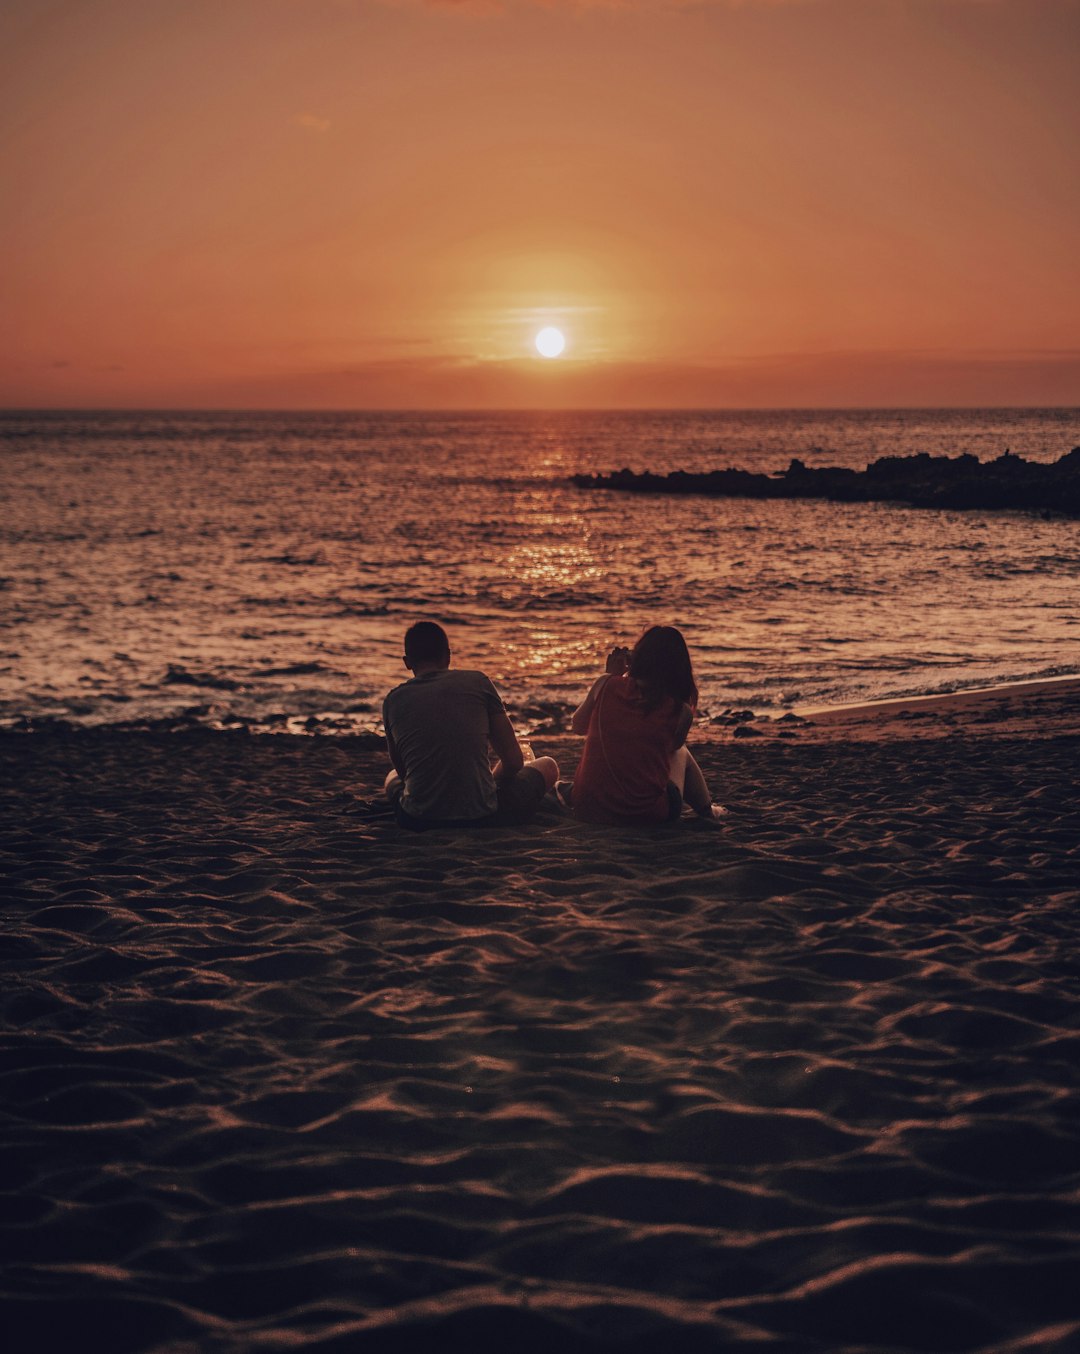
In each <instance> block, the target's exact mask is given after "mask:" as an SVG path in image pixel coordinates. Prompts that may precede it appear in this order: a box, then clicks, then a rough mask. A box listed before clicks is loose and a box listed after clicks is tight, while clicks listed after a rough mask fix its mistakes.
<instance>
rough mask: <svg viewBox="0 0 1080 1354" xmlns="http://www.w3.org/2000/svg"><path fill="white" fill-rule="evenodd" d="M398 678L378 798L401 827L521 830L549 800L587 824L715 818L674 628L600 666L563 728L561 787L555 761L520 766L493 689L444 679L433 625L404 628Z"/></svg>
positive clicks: (387, 715)
mask: <svg viewBox="0 0 1080 1354" xmlns="http://www.w3.org/2000/svg"><path fill="white" fill-rule="evenodd" d="M405 666H406V667H407V668H408V669H409V670H410V671H411V672H412V674H413V676H412V678H411V679H410V680H409V681H407V682H403V683H402V684H401V685H400V686H396V687H395V688H394V689H393V691H391V692H390V694H389V695H388V696H387V697H386V700H385V701H384V702H383V723H384V725H385V728H386V743H387V748H388V751H389V753H390V760H391V762H392V763H393V765H394V769H393V771H391V772H390V774H389V775H388V776H387V778H386V793H387V795H388V797H389V799H390V802H391V804H392V805H393V807H394V814H395V816H396V818H397V820H398V822H399V823H400V824H401V825H402V826H403V827H408V828H412V829H414V830H421V829H423V828H429V827H482V826H511V825H520V824H522V823H525V822H527V821H528V820H529V819H530V818H531V817H532V816H533V814H534V813H535V812H536V810H537V808H539V806H540V803H541V801H542V800H543V798H544V796H545V795H546V794H548V792H549V791H550V792H554V793H555V794H556V796H557V798H558V800H559V802H560V804H562V805H563V807H564V808H568V809H569V810H570V812H571V813H573V815H574V816H575V817H576V818H580V819H582V820H584V821H585V822H591V823H612V824H622V825H625V826H634V825H639V824H640V825H646V824H650V823H662V822H668V821H671V820H673V819H677V818H678V817H679V816H680V815H681V813H682V807H683V803H684V801H685V803H687V804H689V805H690V807H691V808H692V809H693V810H694V811H695V812H696V813H697V814H699V815H700V816H701V817H703V818H709V819H713V818H718V817H719V816H720V814H721V813H722V812H723V810H722V809H720V808H718V807H717V806H716V805H714V804H712V803H711V801H710V799H709V790H708V786H707V785H706V783H705V778H704V776H703V775H702V774H701V768H700V767H699V766H698V764H697V762H696V761H695V760H694V758H693V756H692V755H691V753H690V751H689V749H688V748H687V746H686V735H687V733H688V732H689V729H690V725H691V723H692V722H693V718H694V712H695V709H696V706H697V696H698V693H697V686H696V685H695V683H694V673H693V668H692V666H691V663H690V654H689V652H688V651H687V648H686V641H685V640H684V639H683V637H682V635H681V634H680V633H679V631H678V630H676V629H674V628H673V627H672V626H669V625H654V626H652V627H650V628H649V629H648V630H646V631H645V633H644V634H643V635H642V636H641V638H640V639H639V640H638V642H637V644H635V646H634V648H633V649H632V650H630V649H622V648H619V649H614V650H612V652H611V653H610V654H609V655H608V660H607V671H606V672H605V673H604V675H603V676H602V677H600V678H599V679H598V680H597V681H596V682H595V683H594V684H593V687H592V689H591V690H590V691H589V694H588V695H587V696H586V697H585V700H584V701H583V702H582V704H581V705H580V706H579V707H578V709H577V710H575V712H574V714H573V717H572V719H571V721H570V727H571V729H572V730H573V732H574V733H579V734H584V735H585V749H584V752H583V754H582V758H581V764H580V765H579V767H578V770H577V775H576V777H575V778H574V780H573V781H560V780H559V768H558V765H557V764H556V762H555V761H554V760H553V759H552V758H551V757H537V758H535V759H530V760H526V757H525V753H524V752H523V751H522V747H521V744H520V743H519V742H518V739H517V735H516V734H515V733H514V726H513V725H512V724H511V722H510V719H509V717H508V715H507V713H506V710H505V708H504V707H503V703H502V700H501V699H500V697H499V694H498V692H497V691H496V690H495V687H494V686H493V685H492V683H491V681H490V680H489V679H488V678H487V677H486V676H485V675H484V673H482V672H476V671H473V670H470V669H467V668H451V666H450V641H449V640H448V639H447V637H446V631H445V630H444V629H443V628H442V626H441V625H436V624H435V622H434V621H419V622H417V624H416V625H413V626H411V627H410V629H409V630H408V632H407V633H406V635H405ZM489 747H490V748H493V749H494V750H495V753H496V756H497V757H498V761H497V762H496V763H495V765H494V766H491V764H490V755H489ZM530 752H531V750H530Z"/></svg>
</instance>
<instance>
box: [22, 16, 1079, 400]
mask: <svg viewBox="0 0 1080 1354" xmlns="http://www.w3.org/2000/svg"><path fill="white" fill-rule="evenodd" d="M1078 54H1080V0H741V3H740V2H738V0H714V2H713V3H709V0H702V2H701V3H697V4H690V3H684V4H672V3H664V2H663V0H640V2H639V3H632V2H630V0H627V3H623V4H618V3H603V4H600V3H596V4H590V3H588V0H577V2H571V3H559V2H558V0H550V2H549V3H538V2H536V0H503V3H502V4H501V5H499V4H495V3H492V4H488V3H486V0H461V2H459V3H444V4H423V3H420V0H416V2H415V3H414V2H413V0H386V3H382V2H380V0H5V3H4V5H3V6H2V8H0V112H2V115H3V129H4V130H3V135H2V138H0V196H2V201H3V207H2V210H0V403H2V404H4V405H7V406H37V405H78V406H129V405H142V406H148V405H149V406H154V405H168V406H174V407H175V406H206V407H253V406H265V407H290V408H304V407H334V408H347V407H368V408H376V407H383V408H403V407H439V408H447V407H476V406H501V407H513V406H545V407H546V406H557V405H562V406H569V407H580V406H602V407H605V406H606V407H610V406H642V405H644V406H648V405H652V406H661V407H662V406H679V405H681V406H696V407H723V406H743V407H746V406H785V405H788V406H806V405H826V406H828V405H833V406H835V405H848V404H868V405H882V404H884V405H889V404H928V405H948V404H998V405H1001V404H1013V403H1017V404H1080V229H1078V224H1080V150H1078V146H1080V81H1078V80H1077V77H1076V71H1077V64H1078ZM548 323H551V324H555V325H557V326H559V327H560V328H561V329H563V331H564V333H565V334H566V336H567V340H568V344H567V350H566V353H565V354H564V356H562V357H560V358H558V359H556V360H553V361H549V362H545V361H544V360H543V359H541V358H539V357H537V356H536V355H535V353H534V350H533V348H532V338H533V335H534V334H535V332H536V331H537V330H538V329H540V328H541V327H542V326H543V325H544V324H548Z"/></svg>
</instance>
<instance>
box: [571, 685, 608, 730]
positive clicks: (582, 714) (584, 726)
mask: <svg viewBox="0 0 1080 1354" xmlns="http://www.w3.org/2000/svg"><path fill="white" fill-rule="evenodd" d="M609 676H610V674H609V673H606V672H605V673H604V675H603V677H597V679H596V681H595V682H593V684H592V687H591V688H590V690H589V694H588V695H587V696H586V697H585V699H584V700H583V701H582V702H581V704H580V705H579V706H578V708H577V709H576V710H575V711H574V713H573V714H572V715H571V716H570V732H571V733H581V734H584V733H587V732H588V730H589V720H590V719H591V718H592V712H593V709H594V707H595V705H596V698H597V696H599V694H600V692H601V691H602V690H603V689H604V683H605V682H606V681H607V679H608V677H609Z"/></svg>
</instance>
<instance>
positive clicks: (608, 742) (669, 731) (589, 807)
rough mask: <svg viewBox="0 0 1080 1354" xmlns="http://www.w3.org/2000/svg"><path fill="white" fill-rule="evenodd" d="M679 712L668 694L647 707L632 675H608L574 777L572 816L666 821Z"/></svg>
mask: <svg viewBox="0 0 1080 1354" xmlns="http://www.w3.org/2000/svg"><path fill="white" fill-rule="evenodd" d="M681 713H682V706H681V705H679V704H677V703H676V702H675V701H673V700H671V699H670V698H668V697H665V699H664V700H662V701H661V702H660V704H659V706H657V708H656V709H655V710H650V711H646V709H645V702H644V700H643V699H642V697H641V695H640V693H639V692H638V688H637V683H636V682H635V681H634V679H633V678H632V677H630V676H621V677H609V678H608V679H607V681H606V682H605V683H604V685H603V686H602V687H601V688H600V691H599V693H598V695H597V697H596V704H595V705H594V706H593V711H592V715H591V716H590V718H589V727H588V730H587V731H586V734H585V750H584V752H583V753H582V755H581V765H580V766H579V767H578V769H577V775H576V776H575V777H574V792H573V799H572V804H573V811H574V814H575V816H576V817H578V818H583V819H584V820H585V821H586V822H589V823H623V824H634V823H662V822H664V821H665V820H666V819H667V816H668V791H667V786H668V780H669V778H670V777H669V771H670V768H671V756H672V753H673V752H674V751H675V737H676V731H677V729H678V725H679V716H680V714H681Z"/></svg>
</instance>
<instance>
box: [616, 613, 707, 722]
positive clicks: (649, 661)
mask: <svg viewBox="0 0 1080 1354" xmlns="http://www.w3.org/2000/svg"><path fill="white" fill-rule="evenodd" d="M629 671H630V676H631V677H633V679H634V681H635V682H637V684H638V686H639V687H641V688H642V695H643V696H644V697H645V704H646V706H647V708H648V709H650V710H654V709H655V708H656V707H657V706H658V705H659V704H660V702H661V701H662V700H663V699H664V697H665V696H668V697H670V698H671V699H672V700H673V701H675V703H676V704H678V705H683V704H685V705H689V706H690V708H691V709H696V708H697V702H698V689H697V683H696V682H695V681H694V668H693V664H692V663H691V662H690V651H689V649H687V647H686V640H685V639H683V637H682V632H681V631H679V630H676V629H675V627H674V626H673V625H650V626H649V628H648V629H647V630H646V631H645V633H644V634H643V635H642V636H641V638H640V639H639V640H638V642H637V643H636V644H635V645H634V648H633V650H632V651H631V654H630V669H629Z"/></svg>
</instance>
